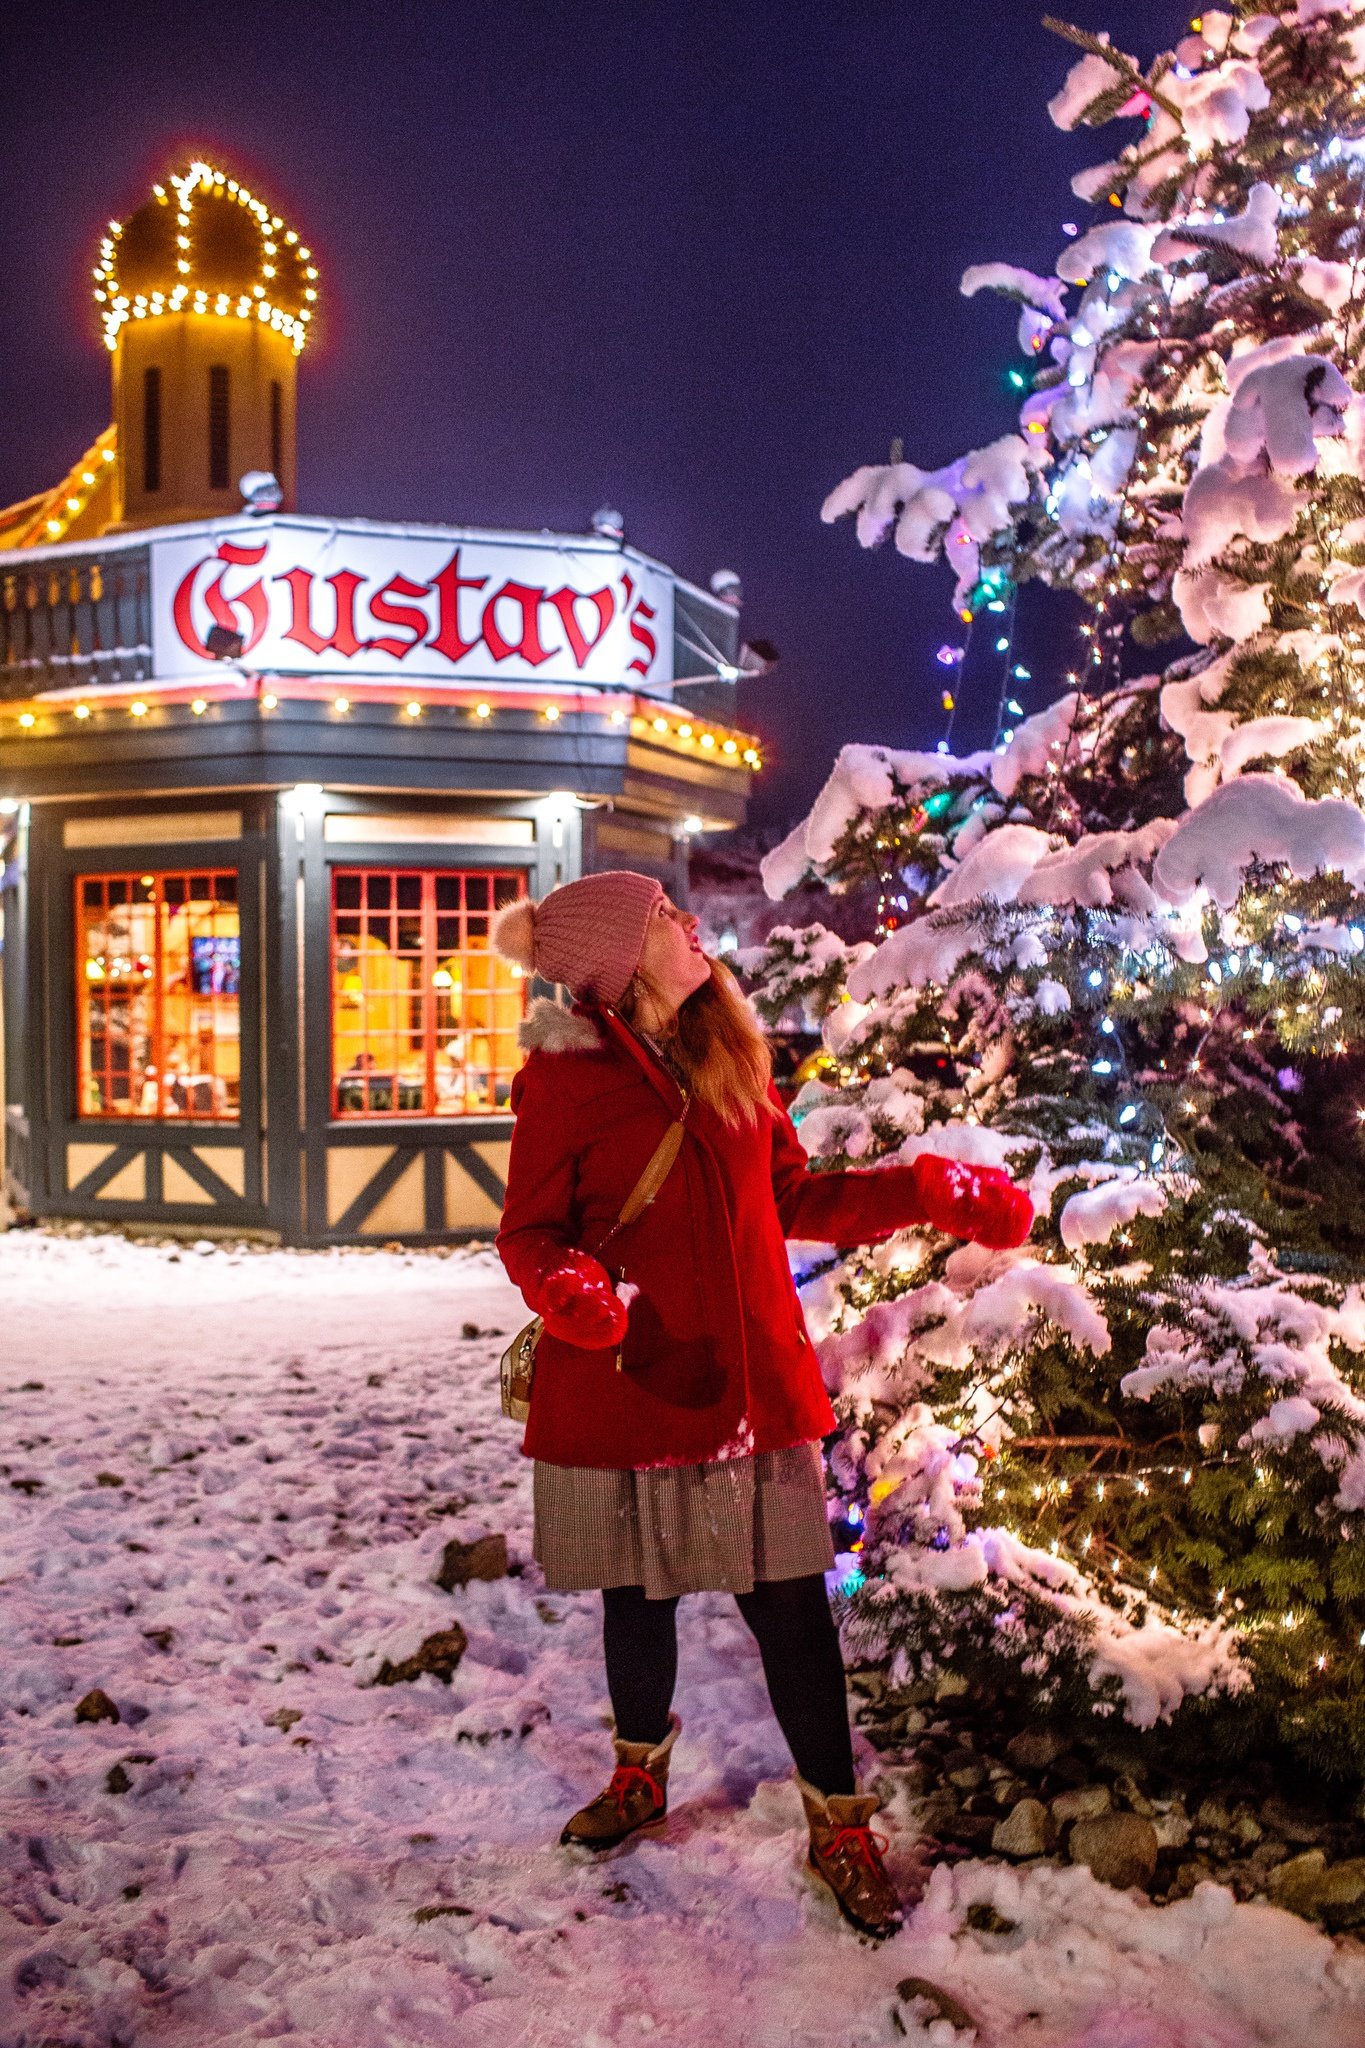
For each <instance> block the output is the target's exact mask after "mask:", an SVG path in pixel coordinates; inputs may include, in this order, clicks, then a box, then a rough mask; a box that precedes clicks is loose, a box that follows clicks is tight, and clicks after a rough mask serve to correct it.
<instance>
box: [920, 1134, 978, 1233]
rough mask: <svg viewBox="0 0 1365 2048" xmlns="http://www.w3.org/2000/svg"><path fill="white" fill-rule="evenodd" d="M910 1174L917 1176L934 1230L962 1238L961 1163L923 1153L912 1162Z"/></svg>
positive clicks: (921, 1195) (935, 1153)
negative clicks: (960, 1224)
mask: <svg viewBox="0 0 1365 2048" xmlns="http://www.w3.org/2000/svg"><path fill="white" fill-rule="evenodd" d="M910 1171H911V1173H912V1174H913V1175H914V1177H915V1192H916V1194H917V1195H918V1196H919V1201H920V1207H921V1208H922V1209H923V1211H924V1221H925V1222H926V1223H930V1224H932V1225H933V1227H934V1229H935V1230H942V1231H946V1232H947V1234H948V1235H949V1236H950V1237H960V1236H961V1235H962V1233H961V1231H960V1229H959V1227H958V1225H959V1220H960V1218H959V1200H960V1189H961V1183H962V1177H963V1173H964V1171H965V1169H964V1168H963V1166H962V1164H961V1162H960V1161H959V1160H956V1159H941V1158H940V1157H939V1155H938V1153H937V1152H921V1153H920V1154H919V1156H918V1158H916V1159H913V1160H911V1162H910Z"/></svg>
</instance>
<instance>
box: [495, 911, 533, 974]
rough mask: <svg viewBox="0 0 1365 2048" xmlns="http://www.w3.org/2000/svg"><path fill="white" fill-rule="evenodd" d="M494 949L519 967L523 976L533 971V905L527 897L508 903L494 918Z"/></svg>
mask: <svg viewBox="0 0 1365 2048" xmlns="http://www.w3.org/2000/svg"><path fill="white" fill-rule="evenodd" d="M493 950H494V952H495V953H501V955H502V957H503V959H504V960H510V961H511V962H512V963H513V965H514V966H516V967H519V968H520V969H521V971H522V973H523V974H533V973H534V972H535V965H536V906H535V904H534V903H533V902H532V901H531V899H530V897H529V896H522V897H521V898H519V900H518V901H517V902H516V903H509V904H508V905H507V908H506V909H505V910H500V911H499V912H498V914H497V916H496V917H495V918H494V919H493Z"/></svg>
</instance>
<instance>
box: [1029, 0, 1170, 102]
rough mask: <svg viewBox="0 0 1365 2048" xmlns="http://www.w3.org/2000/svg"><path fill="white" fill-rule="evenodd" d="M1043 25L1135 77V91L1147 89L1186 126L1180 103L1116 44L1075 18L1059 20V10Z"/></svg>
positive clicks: (1122, 75)
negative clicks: (1101, 37)
mask: <svg viewBox="0 0 1365 2048" xmlns="http://www.w3.org/2000/svg"><path fill="white" fill-rule="evenodd" d="M1043 27H1044V28H1045V29H1049V30H1051V32H1052V34H1053V35H1054V36H1060V37H1061V38H1062V40H1063V41H1064V42H1068V43H1075V45H1076V47H1077V48H1078V49H1081V50H1085V51H1086V52H1087V53H1088V54H1089V55H1090V56H1092V57H1100V58H1102V59H1103V61H1104V62H1105V63H1106V64H1107V65H1108V66H1109V67H1110V69H1111V70H1112V71H1117V72H1118V74H1119V76H1120V78H1122V79H1124V80H1125V81H1126V82H1127V81H1131V83H1132V87H1133V91H1134V92H1145V93H1146V94H1147V96H1148V98H1149V99H1150V100H1152V101H1153V102H1154V104H1155V105H1157V106H1158V107H1160V109H1161V111H1162V113H1163V114H1169V115H1170V117H1171V119H1172V120H1173V121H1180V123H1181V126H1182V127H1183V126H1184V122H1183V120H1181V114H1180V109H1179V107H1178V106H1176V104H1175V102H1174V101H1173V100H1168V99H1167V98H1166V96H1165V94H1164V93H1160V92H1158V91H1157V89H1156V87H1155V85H1154V84H1151V85H1149V84H1148V82H1147V80H1146V79H1145V78H1144V77H1143V75H1142V73H1141V71H1139V69H1138V67H1137V65H1136V64H1135V63H1134V62H1133V60H1132V58H1131V57H1125V56H1124V55H1123V53H1122V51H1120V50H1116V49H1114V47H1113V45H1112V44H1110V43H1105V42H1102V41H1101V40H1100V38H1099V37H1098V36H1097V35H1092V34H1091V32H1090V30H1089V29H1088V28H1077V27H1076V26H1075V25H1074V23H1072V22H1069V21H1059V20H1058V18H1057V16H1056V15H1055V14H1045V15H1044V16H1043Z"/></svg>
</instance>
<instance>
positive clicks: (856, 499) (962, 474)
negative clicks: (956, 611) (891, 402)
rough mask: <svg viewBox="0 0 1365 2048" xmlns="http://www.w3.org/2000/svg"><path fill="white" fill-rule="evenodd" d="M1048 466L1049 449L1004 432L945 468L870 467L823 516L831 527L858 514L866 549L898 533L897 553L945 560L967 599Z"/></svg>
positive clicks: (832, 498)
mask: <svg viewBox="0 0 1365 2048" xmlns="http://www.w3.org/2000/svg"><path fill="white" fill-rule="evenodd" d="M1045 461H1046V457H1045V455H1044V452H1043V451H1042V450H1041V449H1038V448H1033V447H1030V446H1029V444H1028V442H1027V441H1025V440H1024V439H1023V438H1022V437H1021V436H1020V435H1018V434H1002V435H1001V437H1000V439H999V440H998V441H992V442H991V443H990V444H989V446H988V447H985V448H976V449H973V450H972V452H971V453H970V454H969V455H963V456H959V457H958V459H957V461H956V462H950V463H948V464H947V465H946V466H945V467H944V468H943V469H935V470H923V469H917V468H916V467H915V465H914V463H913V462H885V463H868V464H864V466H863V467H862V468H861V469H857V470H855V471H854V472H853V474H852V476H849V477H845V479H844V481H843V482H842V483H841V484H836V486H835V488H834V489H833V490H832V491H831V492H830V494H829V496H828V497H827V498H826V499H825V502H824V504H823V505H822V506H821V508H820V517H821V519H823V520H824V522H825V524H826V525H830V524H832V523H833V521H834V520H836V519H842V518H844V517H845V516H846V515H847V514H849V513H856V514H857V533H858V540H859V544H860V545H861V546H863V547H865V548H871V547H876V546H877V545H878V544H879V543H880V542H881V541H883V540H885V538H886V536H887V534H888V533H894V539H895V546H896V549H897V552H898V553H900V554H902V555H907V556H909V558H910V559H911V560H912V561H916V562H934V561H937V560H938V558H939V556H940V555H944V556H946V558H947V560H948V561H949V563H950V564H951V565H952V568H953V570H954V572H955V573H956V575H957V578H958V591H959V594H960V598H962V597H965V595H966V593H967V591H968V590H970V588H971V587H972V585H973V584H974V583H975V582H976V579H977V575H978V573H979V571H980V567H981V548H982V546H983V544H984V543H986V542H987V541H992V540H1002V539H1004V538H1006V537H1007V536H1008V535H1010V534H1011V533H1012V531H1013V528H1014V519H1015V512H1016V510H1017V508H1018V507H1019V506H1021V505H1024V504H1027V502H1028V500H1029V497H1030V496H1031V494H1032V491H1033V480H1034V477H1035V476H1036V474H1037V472H1038V471H1039V470H1040V469H1041V468H1042V467H1043V466H1044V464H1045Z"/></svg>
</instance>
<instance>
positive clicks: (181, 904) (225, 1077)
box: [76, 871, 241, 1122]
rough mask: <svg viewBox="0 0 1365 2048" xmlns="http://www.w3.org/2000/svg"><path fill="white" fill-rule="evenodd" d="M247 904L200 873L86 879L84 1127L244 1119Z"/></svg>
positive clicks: (80, 949) (80, 938)
mask: <svg viewBox="0 0 1365 2048" xmlns="http://www.w3.org/2000/svg"><path fill="white" fill-rule="evenodd" d="M227 881H230V882H231V891H230V894H229V892H228V891H227V890H226V889H225V887H224V884H225V882H227ZM236 893H237V891H236V877H235V875H234V876H231V877H224V876H222V875H212V874H202V873H195V872H192V871H191V872H180V873H175V874H151V875H146V874H144V875H102V876H93V875H86V876H81V877H80V878H79V879H78V881H77V884H76V905H77V908H76V937H77V954H76V971H77V1020H78V1046H79V1051H78V1074H77V1086H78V1099H77V1107H78V1113H79V1114H80V1115H82V1116H89V1117H106V1116H143V1117H164V1118H172V1117H176V1118H184V1119H187V1120H194V1121H202V1122H231V1121H233V1120H235V1118H236V1117H237V1116H238V1115H239V1114H240V1106H241V1019H240V1004H241V928H240V923H239V919H238V913H237V905H236Z"/></svg>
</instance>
